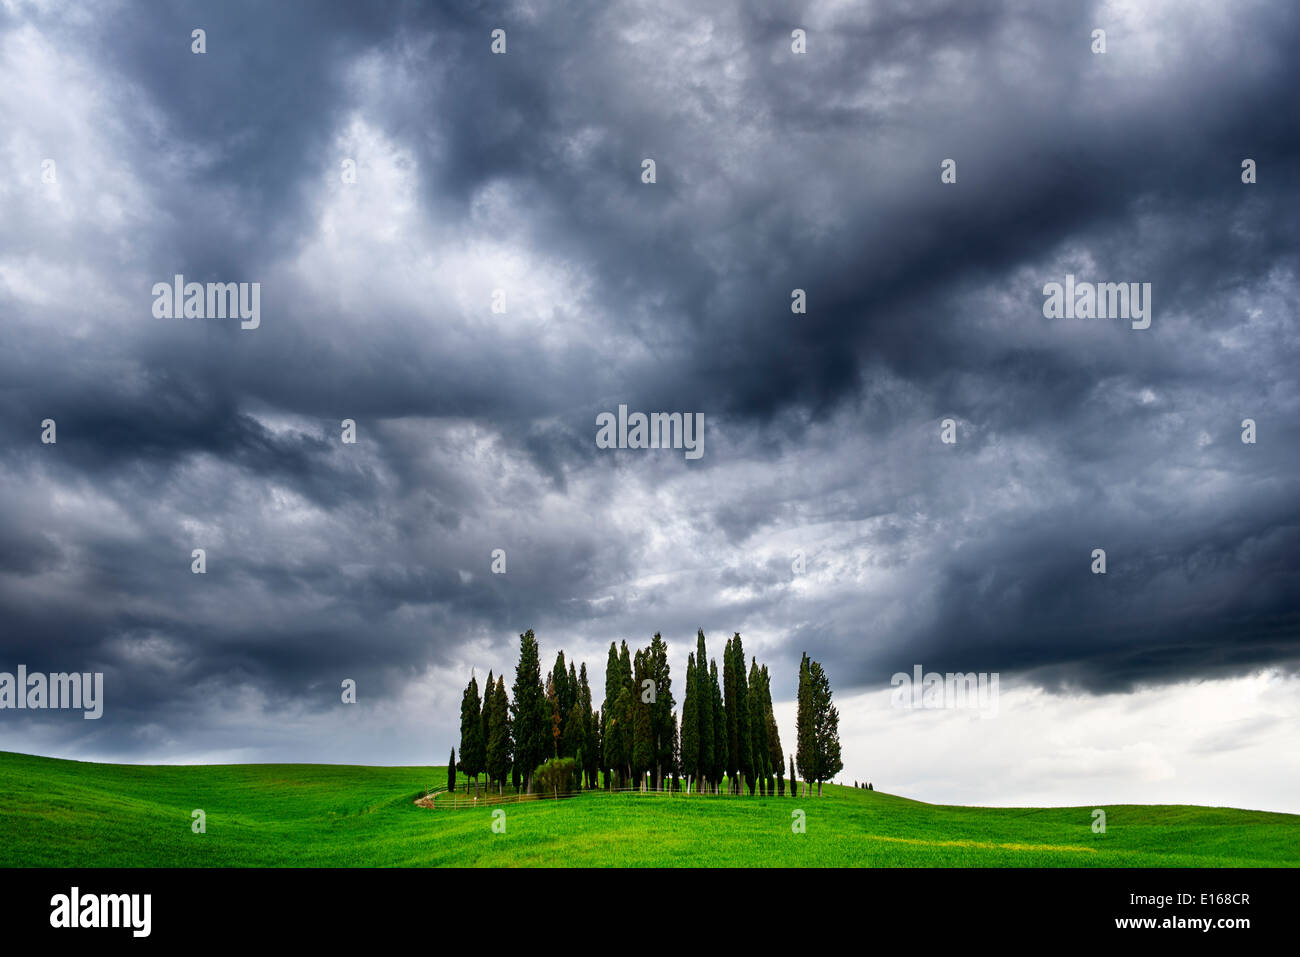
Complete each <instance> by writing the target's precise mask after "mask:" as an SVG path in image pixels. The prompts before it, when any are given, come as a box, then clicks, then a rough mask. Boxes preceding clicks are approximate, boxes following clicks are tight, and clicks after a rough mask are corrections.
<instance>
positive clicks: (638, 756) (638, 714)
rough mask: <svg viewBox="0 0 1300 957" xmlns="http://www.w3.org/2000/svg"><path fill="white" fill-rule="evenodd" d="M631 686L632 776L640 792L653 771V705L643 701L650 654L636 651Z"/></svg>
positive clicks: (648, 673) (644, 651) (644, 650)
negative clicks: (634, 689) (649, 772)
mask: <svg viewBox="0 0 1300 957" xmlns="http://www.w3.org/2000/svg"><path fill="white" fill-rule="evenodd" d="M633 669H634V671H633V684H634V686H635V687H636V689H637V693H636V696H635V697H634V698H633V699H632V774H633V776H634V777H635V778H636V780H637V786H638V788H639V789H640V790H645V776H646V772H648V771H651V770H653V768H654V760H655V753H654V751H655V742H654V724H653V714H654V712H653V705H652V703H651V702H649V701H647V700H645V699H646V692H644V691H642V689H643V688H644V687H645V684H644V682H645V681H646V680H647V679H649V675H650V653H649V651H648V650H646V649H642V650H638V651H637V653H636V658H635V659H634V660H633Z"/></svg>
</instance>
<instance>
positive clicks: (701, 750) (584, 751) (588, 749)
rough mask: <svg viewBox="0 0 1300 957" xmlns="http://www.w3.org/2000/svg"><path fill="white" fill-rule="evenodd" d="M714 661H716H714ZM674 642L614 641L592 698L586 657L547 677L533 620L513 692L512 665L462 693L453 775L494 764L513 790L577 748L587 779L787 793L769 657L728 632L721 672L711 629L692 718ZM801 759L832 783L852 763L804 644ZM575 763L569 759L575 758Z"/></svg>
mask: <svg viewBox="0 0 1300 957" xmlns="http://www.w3.org/2000/svg"><path fill="white" fill-rule="evenodd" d="M706 661H708V664H707V666H706V664H705V662H706ZM675 704H676V702H675V700H674V699H673V695H672V678H671V674H670V669H669V667H668V645H667V643H666V642H665V641H664V640H663V637H662V636H661V635H659V634H655V636H654V638H652V639H651V641H650V644H649V645H648V646H647V647H645V648H641V649H638V650H637V651H635V652H632V651H630V650H629V649H628V646H627V642H626V641H624V642H621V643H619V644H615V643H614V642H610V646H609V656H608V659H607V662H606V665H605V699H604V701H603V702H602V705H601V708H600V710H599V711H597V710H595V709H594V708H593V702H592V698H591V686H590V684H589V682H588V679H587V665H586V663H585V662H584V663H583V664H582V665H581V667H580V668H576V669H575V667H574V665H573V664H572V663H566V661H565V657H564V652H563V651H561V652H560V653H559V654H558V655H557V656H556V659H555V665H554V667H553V668H552V669H551V670H550V672H549V673H548V674H547V676H546V680H545V682H543V680H542V671H541V661H540V652H539V649H538V645H537V639H536V637H535V636H534V635H533V632H532V631H531V630H530V631H527V632H524V634H522V635H520V636H519V664H518V665H517V666H516V668H515V681H514V686H513V688H512V690H511V695H510V696H509V697H507V695H506V687H505V677H504V676H499V677H497V678H496V679H495V680H494V679H493V676H492V673H491V672H489V673H488V680H487V684H486V685H485V686H484V691H483V694H482V695H481V696H480V694H479V687H478V680H477V678H475V677H474V676H471V677H470V682H469V685H468V686H467V687H466V689H465V693H464V695H463V696H462V698H461V719H460V759H459V762H458V761H457V759H456V751H455V749H453V750H452V756H451V763H450V765H449V767H448V787H449V788H450V789H452V790H454V789H455V780H456V770H457V768H459V769H460V771H461V772H462V773H463V774H465V775H466V776H467V777H472V778H473V779H474V792H475V794H476V795H477V794H478V786H479V782H478V778H479V775H480V774H486V775H487V781H488V787H489V788H490V789H491V788H495V789H496V790H497V791H498V792H504V790H505V788H506V784H507V778H509V779H510V781H511V782H512V785H513V787H514V788H515V789H516V790H519V789H520V788H521V786H522V790H524V791H528V790H531V789H533V786H534V778H535V776H536V775H537V773H538V770H539V769H540V768H541V767H542V766H543V765H545V764H546V762H548V761H550V760H552V759H555V758H562V759H571V762H572V767H573V768H574V769H575V772H576V781H575V783H576V784H577V785H578V786H580V787H587V788H595V787H600V786H601V779H602V773H603V778H604V786H605V787H606V788H609V787H618V788H627V787H639V788H641V789H642V790H644V789H646V788H653V789H656V790H659V789H663V790H667V789H668V787H669V786H670V785H669V781H670V779H671V787H672V788H673V789H674V790H675V789H678V788H680V787H681V786H682V785H681V781H680V778H681V777H682V776H684V777H685V779H686V782H685V787H686V789H687V790H688V791H689V790H696V791H699V790H704V791H709V792H712V793H718V792H719V791H720V790H721V789H722V787H723V783H724V782H727V787H728V790H729V791H730V792H731V793H737V794H738V793H743V792H744V790H745V789H748V792H749V793H750V794H754V793H756V792H757V793H761V794H764V795H781V796H784V795H785V759H784V751H783V750H782V747H781V736H780V732H779V730H778V728H777V724H776V717H775V715H774V714H773V711H772V687H771V676H770V674H769V673H768V669H767V665H762V666H760V665H759V664H758V661H757V659H755V658H750V661H749V666H748V671H747V670H746V665H745V651H744V646H743V644H742V642H741V638H740V635H739V634H738V633H737V634H735V635H733V636H732V638H731V639H729V640H728V641H727V643H726V647H725V649H724V651H723V656H722V680H721V681H719V679H718V663H717V660H716V659H709V658H708V655H707V649H706V647H705V640H704V632H703V630H701V631H699V632H698V634H697V636H696V648H695V651H694V652H693V653H692V654H691V655H689V657H688V659H687V666H686V696H685V700H684V701H683V703H682V714H681V724H680V727H679V725H678V716H677V713H676V712H675V711H674V706H675ZM798 734H799V744H798V764H799V770H800V771H801V772H802V773H803V775H804V778H805V780H807V781H816V782H817V785H818V789H817V790H818V794H819V795H820V794H821V783H822V782H823V781H826V780H830V779H831V778H832V777H834V775H835V774H836V773H838V772H839V770H840V769H841V764H840V757H839V754H840V752H839V747H840V745H839V736H838V735H839V715H838V712H836V710H835V708H834V707H833V706H832V705H831V704H830V683H829V682H828V681H827V680H826V676H825V672H824V671H823V670H822V668H821V665H820V664H818V663H817V662H813V661H810V659H809V658H808V656H807V655H804V657H803V662H802V663H801V665H800V670H799V731H798ZM568 766H569V765H568V764H567V763H566V767H568ZM548 786H549V785H548ZM796 793H797V784H796V781H795V756H793V755H792V756H791V757H790V794H791V796H792V797H793V796H795V795H796Z"/></svg>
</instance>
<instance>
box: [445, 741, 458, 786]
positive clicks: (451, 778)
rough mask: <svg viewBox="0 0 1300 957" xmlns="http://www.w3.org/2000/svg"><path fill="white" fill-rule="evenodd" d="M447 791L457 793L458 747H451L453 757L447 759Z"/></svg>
mask: <svg viewBox="0 0 1300 957" xmlns="http://www.w3.org/2000/svg"><path fill="white" fill-rule="evenodd" d="M447 792H448V793H449V794H455V793H456V749H455V748H452V749H451V758H450V759H449V760H448V761H447Z"/></svg>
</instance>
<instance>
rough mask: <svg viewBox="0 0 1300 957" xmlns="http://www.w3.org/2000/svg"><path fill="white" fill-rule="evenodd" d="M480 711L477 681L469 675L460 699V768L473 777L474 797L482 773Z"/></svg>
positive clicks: (482, 752)
mask: <svg viewBox="0 0 1300 957" xmlns="http://www.w3.org/2000/svg"><path fill="white" fill-rule="evenodd" d="M482 710H483V709H482V702H481V700H480V699H479V694H478V679H477V678H475V677H473V676H472V675H471V676H470V679H469V684H468V685H466V687H465V694H464V695H463V696H462V697H461V699H460V766H461V770H463V771H464V772H465V773H466V774H467V775H472V776H473V778H474V794H475V795H476V796H477V795H478V776H479V775H480V774H481V773H482V772H483V763H484V743H483V715H482Z"/></svg>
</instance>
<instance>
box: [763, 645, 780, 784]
mask: <svg viewBox="0 0 1300 957" xmlns="http://www.w3.org/2000/svg"><path fill="white" fill-rule="evenodd" d="M762 675H763V715H764V719H765V721H766V723H767V766H768V769H769V770H768V774H769V775H771V774H775V775H776V788H777V793H778V795H780V796H781V797H784V796H785V751H784V750H783V749H782V747H781V729H780V728H778V727H777V725H776V710H775V709H774V708H773V707H772V676H771V674H770V673H769V672H768V670H767V665H764V666H763V670H762Z"/></svg>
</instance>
